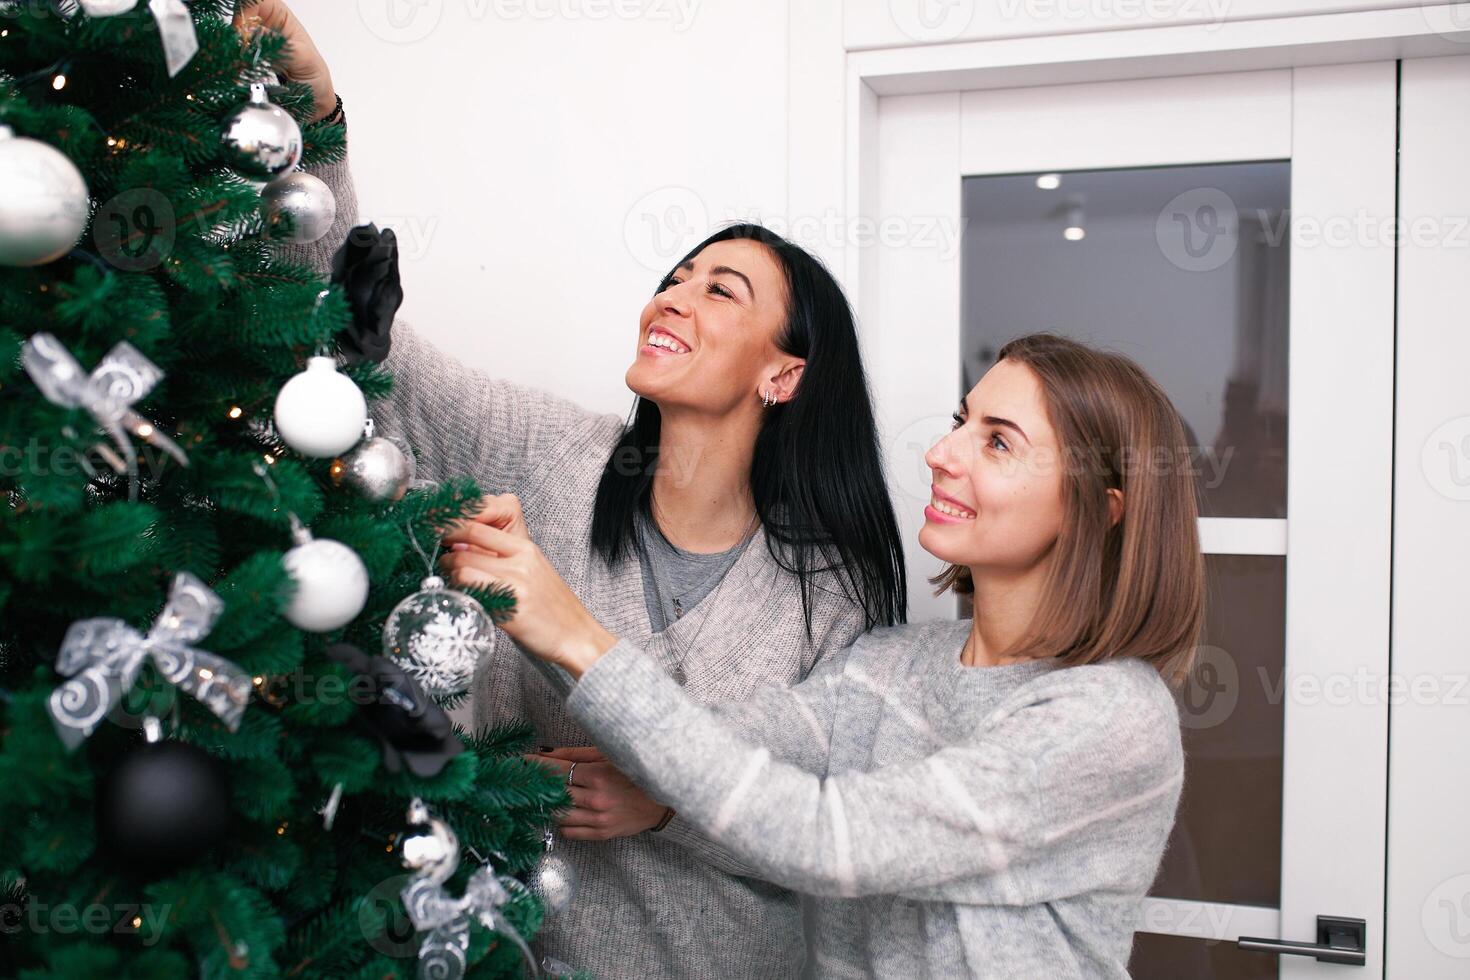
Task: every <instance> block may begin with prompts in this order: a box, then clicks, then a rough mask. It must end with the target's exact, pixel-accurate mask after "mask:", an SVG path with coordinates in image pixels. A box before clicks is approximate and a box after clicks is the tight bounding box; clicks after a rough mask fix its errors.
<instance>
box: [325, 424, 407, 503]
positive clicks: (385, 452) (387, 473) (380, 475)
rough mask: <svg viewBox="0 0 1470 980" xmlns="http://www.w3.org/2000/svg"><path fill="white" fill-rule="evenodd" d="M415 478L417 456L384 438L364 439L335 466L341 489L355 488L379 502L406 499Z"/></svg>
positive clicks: (334, 478)
mask: <svg viewBox="0 0 1470 980" xmlns="http://www.w3.org/2000/svg"><path fill="white" fill-rule="evenodd" d="M413 477H414V462H413V456H412V455H411V454H409V453H406V452H404V451H403V449H402V448H401V447H399V445H398V444H397V443H395V442H394V441H393V440H392V439H385V438H383V437H382V436H374V437H373V438H371V439H365V440H363V442H362V443H360V444H359V445H358V446H357V448H356V449H354V450H352V452H350V453H348V454H347V455H346V456H343V457H342V458H341V459H339V460H337V461H336V462H335V463H334V464H333V466H332V479H333V481H335V482H336V483H337V485H338V486H347V487H351V488H352V489H353V490H355V491H357V492H358V493H359V494H361V495H362V496H364V497H366V498H367V499H368V500H373V501H377V502H378V503H385V502H386V503H397V502H398V501H400V500H402V499H403V495H404V494H405V493H407V492H408V488H409V486H410V485H411V484H412V483H413Z"/></svg>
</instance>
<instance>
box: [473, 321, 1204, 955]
mask: <svg viewBox="0 0 1470 980" xmlns="http://www.w3.org/2000/svg"><path fill="white" fill-rule="evenodd" d="M1187 446H1188V441H1187V440H1186V438H1185V435H1184V429H1183V425H1182V424H1181V422H1180V420H1179V416H1178V414H1177V413H1176V412H1175V410H1174V408H1173V406H1172V405H1170V403H1169V401H1168V399H1167V398H1166V397H1165V396H1164V394H1163V392H1162V391H1161V390H1160V389H1159V388H1158V386H1157V385H1156V384H1155V383H1154V382H1153V381H1152V380H1151V379H1149V378H1148V377H1147V375H1145V374H1144V373H1143V371H1141V370H1140V369H1139V368H1138V367H1137V366H1136V365H1135V364H1134V363H1133V362H1131V361H1129V360H1128V359H1126V358H1124V357H1121V356H1118V355H1116V354H1108V353H1103V352H1099V351H1094V350H1092V349H1090V348H1087V347H1085V346H1083V345H1081V344H1078V343H1075V342H1073V341H1070V340H1065V339H1063V338H1059V337H1054V336H1049V335H1032V336H1029V337H1023V338H1020V339H1019V340H1016V341H1012V342H1011V343H1010V344H1008V345H1006V346H1005V347H1004V348H1003V349H1002V350H1001V352H1000V358H999V360H998V361H997V363H996V364H995V365H994V366H993V367H991V369H990V370H989V371H988V372H986V374H985V376H984V377H983V378H982V379H981V380H980V382H979V384H977V385H976V386H975V388H974V389H973V390H971V391H970V392H969V393H968V395H967V396H966V397H965V399H964V400H963V402H962V403H961V406H960V411H959V412H958V413H957V414H956V416H955V429H954V431H953V432H952V433H950V434H949V435H947V436H946V437H944V438H943V439H941V440H940V441H939V442H938V444H936V445H935V446H934V447H933V448H932V449H930V451H929V453H928V456H927V462H928V463H929V466H930V468H931V470H932V472H933V478H934V485H933V490H932V498H931V500H930V503H929V506H928V507H926V508H925V511H924V516H925V523H924V527H923V529H922V530H921V531H920V535H919V540H920V543H921V544H923V546H924V548H925V549H926V550H928V551H929V552H930V553H931V554H933V555H935V556H936V557H938V558H940V559H943V560H945V561H947V562H949V563H950V568H949V570H948V571H947V572H946V573H944V574H943V575H941V576H937V577H936V581H937V582H939V584H940V585H941V587H942V588H948V587H953V588H956V589H959V590H961V591H968V592H971V593H972V594H973V597H974V610H975V615H974V618H973V620H959V621H951V622H938V623H924V624H919V625H911V626H902V627H893V628H884V629H876V630H873V631H872V632H870V633H868V634H867V635H865V636H863V637H861V638H859V639H858V641H857V642H856V643H855V644H854V645H853V646H852V647H850V648H849V649H846V650H842V651H840V652H838V653H835V654H830V655H828V656H827V657H825V658H823V660H822V661H821V662H820V663H819V664H818V665H817V667H816V669H815V670H814V671H813V672H812V674H811V676H810V677H808V678H807V679H806V680H805V681H804V682H802V683H801V684H798V685H796V686H795V687H792V688H790V689H788V690H784V691H774V690H773V691H767V692H763V693H762V694H761V695H760V696H758V697H756V698H754V699H751V700H749V701H747V702H745V703H742V704H731V705H718V706H714V707H713V708H711V707H709V706H705V705H701V704H699V703H698V702H697V701H695V700H694V699H692V698H690V697H689V695H688V694H687V692H685V691H682V690H680V689H679V687H678V686H677V685H676V684H674V683H672V682H671V681H670V680H669V679H668V678H667V677H666V676H665V675H664V674H663V673H662V672H661V671H660V670H658V668H657V666H656V664H655V662H654V661H653V660H651V659H650V658H649V656H648V654H647V651H646V650H644V649H643V648H642V644H641V643H640V642H639V641H638V639H637V638H636V637H630V636H628V635H625V634H622V633H620V632H619V631H618V630H617V628H616V627H615V626H612V625H611V624H607V623H600V622H598V619H597V617H596V616H595V615H593V614H591V613H589V611H588V610H587V609H585V608H583V607H582V605H581V604H580V603H579V602H578V601H577V598H576V596H574V595H573V594H572V593H571V592H570V591H569V590H568V589H567V588H566V586H565V585H564V584H563V583H562V582H561V581H560V580H559V579H558V577H557V575H556V572H555V570H554V569H552V568H551V567H550V565H548V564H547V562H546V560H545V558H544V556H543V555H542V554H541V552H540V550H539V549H538V548H537V546H536V545H535V544H534V543H533V542H532V540H531V539H530V538H529V537H527V536H526V535H525V534H524V532H523V530H522V529H521V528H519V527H517V526H515V525H512V524H511V523H510V522H508V521H504V520H502V521H501V522H500V523H501V524H503V525H505V526H504V527H499V526H495V525H494V523H493V522H492V523H490V524H485V523H480V524H473V525H466V526H463V527H461V528H458V529H456V530H455V531H454V532H453V533H452V534H451V535H450V537H451V538H453V539H454V540H456V541H458V542H462V543H464V544H466V545H467V546H468V548H467V550H464V551H459V552H455V553H453V554H450V555H448V556H446V558H445V565H446V567H447V568H449V569H450V571H451V574H453V576H454V577H455V578H456V579H457V580H460V581H466V582H485V581H496V582H500V583H504V584H508V585H510V586H511V587H512V588H513V589H514V590H515V592H516V595H517V598H518V604H517V610H516V612H515V614H514V617H513V618H512V619H511V620H510V621H509V622H508V623H506V624H505V626H504V629H506V630H507V631H508V632H510V633H511V634H512V635H513V636H514V637H515V638H516V640H517V641H518V642H519V643H520V644H521V645H522V646H523V647H525V648H526V649H527V650H528V651H530V652H532V653H533V654H534V655H536V656H537V657H540V658H542V659H544V660H545V661H547V662H549V663H552V664H556V665H558V666H559V667H560V668H562V669H565V670H566V671H568V672H569V673H570V674H571V675H572V676H574V677H576V678H577V682H576V685H575V687H574V688H573V689H572V692H571V695H570V697H569V700H568V706H569V709H570V713H571V716H572V718H574V719H575V720H576V721H578V722H579V723H580V724H582V726H583V727H584V728H586V730H587V731H589V732H591V733H592V736H593V738H594V739H595V740H596V741H597V744H598V745H599V746H600V747H602V748H603V749H604V750H605V751H606V752H607V754H608V756H609V757H610V758H612V759H613V760H615V761H616V762H617V763H618V764H619V765H622V766H623V767H624V768H625V770H626V771H628V772H630V773H632V774H633V775H634V778H635V779H637V781H638V782H639V784H640V785H643V786H645V787H647V788H648V789H649V790H650V791H652V792H653V793H654V794H655V795H656V796H657V797H658V798H659V799H661V800H666V801H668V802H669V803H671V804H673V805H674V806H676V807H678V809H679V812H680V813H681V814H683V815H685V816H687V817H688V818H689V819H690V820H691V821H692V822H693V823H694V824H695V825H697V826H698V827H700V828H701V829H703V830H705V831H706V832H708V833H709V834H710V836H711V837H712V838H714V839H715V840H718V841H720V842H721V843H723V844H724V845H726V846H727V847H728V848H729V849H730V851H731V852H732V853H733V854H734V855H735V856H736V857H738V858H740V859H742V860H745V861H747V862H749V863H750V864H751V865H752V866H754V868H755V869H756V872H757V873H758V874H760V875H761V876H762V877H763V878H765V879H767V880H769V881H773V882H777V883H779V884H782V885H785V886H787V887H790V888H794V889H798V890H800V891H802V892H806V893H809V894H812V895H815V896H819V897H818V898H817V899H816V900H815V903H814V913H815V918H814V928H813V931H812V935H811V942H812V949H813V957H814V967H815V972H816V975H817V976H819V977H834V978H836V977H892V978H905V980H906V978H910V977H984V978H987V980H1036V978H1042V977H1045V978H1047V980H1083V978H1087V980H1092V978H1114V980H1125V978H1126V977H1127V976H1128V959H1129V952H1130V949H1131V946H1132V941H1133V932H1134V929H1135V928H1136V926H1137V925H1138V917H1139V911H1140V904H1141V902H1142V899H1143V896H1144V895H1145V893H1146V892H1147V890H1148V888H1149V885H1150V884H1151V883H1152V881H1153V878H1154V875H1155V874H1156V872H1157V871H1158V867H1159V862H1160V860H1161V858H1162V856H1163V851H1164V845H1165V842H1166V841H1167V840H1168V837H1169V831H1170V828H1171V826H1172V824H1173V821H1174V814H1175V810H1176V807H1177V805H1178V801H1179V794H1180V787H1181V783H1182V779H1183V761H1184V760H1183V751H1182V747H1181V740H1180V731H1179V716H1178V710H1177V707H1176V704H1175V700H1174V698H1173V696H1172V695H1171V692H1170V689H1169V688H1170V684H1171V683H1177V682H1179V681H1180V680H1182V679H1183V678H1184V676H1185V674H1186V672H1187V671H1188V670H1189V669H1190V665H1191V662H1192V659H1193V656H1194V649H1195V644H1196V643H1197V641H1198V635H1199V631H1200V626H1201V616H1202V604H1203V594H1204V588H1203V559H1202V558H1201V555H1200V544H1199V537H1198V529H1197V520H1198V518H1197V510H1196V500H1195V488H1194V482H1193V477H1192V475H1191V471H1190V469H1189V467H1188V465H1187V459H1188V457H1187ZM742 973H743V970H742V964H741V963H738V962H735V961H733V960H732V961H731V963H730V974H731V975H741V974H742Z"/></svg>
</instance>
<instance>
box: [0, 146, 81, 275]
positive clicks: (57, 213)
mask: <svg viewBox="0 0 1470 980" xmlns="http://www.w3.org/2000/svg"><path fill="white" fill-rule="evenodd" d="M87 208H88V200H87V182H86V181H85V180H83V179H82V173H81V171H80V170H78V169H77V167H76V164H74V163H72V162H71V160H70V159H68V158H67V155H66V154H65V153H62V152H61V151H60V150H58V149H56V148H55V147H54V146H50V145H48V144H46V143H42V142H41V141H40V140H33V139H28V138H27V137H24V136H16V135H15V133H14V131H13V130H12V129H10V127H8V126H0V265H15V266H32V265H44V264H45V263H47V262H50V261H52V260H54V259H58V258H60V257H61V256H63V255H65V254H66V253H67V252H70V251H71V248H72V246H73V245H75V244H76V243H77V239H79V238H81V237H82V230H83V229H84V228H86V227H87Z"/></svg>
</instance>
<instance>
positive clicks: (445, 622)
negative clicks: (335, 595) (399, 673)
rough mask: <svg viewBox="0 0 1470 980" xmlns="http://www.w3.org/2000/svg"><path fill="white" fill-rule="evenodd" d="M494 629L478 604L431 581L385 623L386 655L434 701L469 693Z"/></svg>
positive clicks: (396, 608) (438, 581) (431, 578)
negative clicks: (437, 697)
mask: <svg viewBox="0 0 1470 980" xmlns="http://www.w3.org/2000/svg"><path fill="white" fill-rule="evenodd" d="M494 634H495V626H494V624H492V623H491V622H490V617H489V616H487V615H485V610H484V609H483V608H482V607H481V606H480V604H479V603H478V602H476V601H475V600H474V599H472V598H471V597H470V596H467V595H465V594H464V593H463V592H456V591H454V590H453V589H448V588H445V586H444V580H443V579H442V578H440V577H439V576H437V575H430V576H429V577H428V578H426V579H424V580H423V582H421V583H419V591H418V592H415V593H414V594H413V595H411V596H409V597H408V598H406V599H404V600H403V601H402V602H400V603H399V604H398V605H396V606H394V607H393V611H392V612H390V613H389V614H388V618H387V619H386V620H384V621H383V655H384V656H385V657H387V658H388V659H390V660H392V661H393V662H394V663H396V664H398V666H400V667H402V668H403V672H404V673H406V674H408V676H410V677H412V678H413V679H414V680H415V681H417V682H418V684H419V686H420V687H422V688H423V689H424V691H425V692H426V693H428V694H430V695H434V696H442V695H446V694H458V693H460V692H461V691H464V690H466V689H468V688H469V686H470V681H471V679H472V678H473V677H474V675H475V666H476V665H477V664H478V663H479V662H480V660H481V659H482V658H483V657H485V656H487V655H488V654H489V652H490V645H491V642H492V640H493V638H494Z"/></svg>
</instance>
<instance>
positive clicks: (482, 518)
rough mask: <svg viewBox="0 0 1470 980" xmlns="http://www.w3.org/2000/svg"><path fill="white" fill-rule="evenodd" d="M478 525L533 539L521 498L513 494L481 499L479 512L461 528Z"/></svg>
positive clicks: (464, 522) (499, 494)
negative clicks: (522, 509)
mask: <svg viewBox="0 0 1470 980" xmlns="http://www.w3.org/2000/svg"><path fill="white" fill-rule="evenodd" d="M476 525H488V526H490V527H495V528H499V529H500V530H502V531H506V532H508V533H510V534H513V535H515V536H516V537H519V538H525V539H527V540H530V537H531V532H530V531H529V530H528V529H527V528H526V517H525V514H524V513H522V511H521V501H520V498H519V497H517V496H516V495H515V494H513V493H497V494H492V495H491V496H487V497H481V498H480V509H479V511H478V512H477V513H476V514H475V515H474V516H472V517H470V518H468V519H467V520H465V521H463V522H461V523H460V525H459V526H460V527H464V526H470V527H473V526H476ZM456 530H458V528H456ZM451 533H453V532H451Z"/></svg>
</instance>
